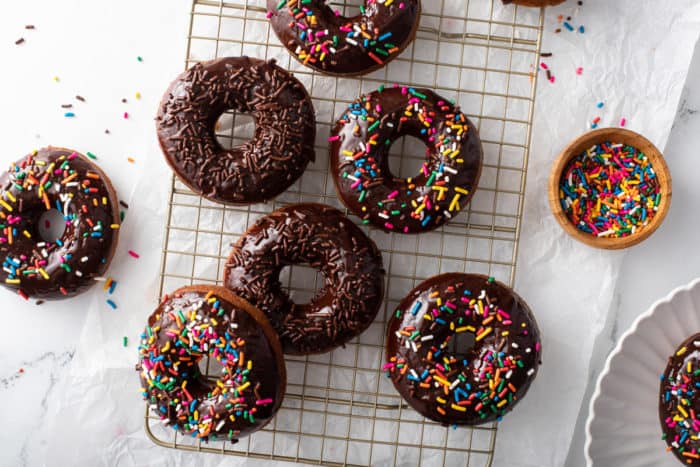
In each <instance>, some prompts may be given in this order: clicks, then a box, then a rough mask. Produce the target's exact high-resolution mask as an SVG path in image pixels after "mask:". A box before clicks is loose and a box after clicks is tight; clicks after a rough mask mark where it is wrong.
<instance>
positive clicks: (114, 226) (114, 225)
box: [109, 224, 119, 229]
mask: <svg viewBox="0 0 700 467" xmlns="http://www.w3.org/2000/svg"><path fill="white" fill-rule="evenodd" d="M109 227H110V228H112V229H118V228H119V224H110V226H109Z"/></svg>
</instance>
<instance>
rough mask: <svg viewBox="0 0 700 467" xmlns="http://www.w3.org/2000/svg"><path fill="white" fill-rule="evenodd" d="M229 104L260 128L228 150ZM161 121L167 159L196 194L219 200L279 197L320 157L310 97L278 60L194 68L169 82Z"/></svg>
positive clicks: (238, 59) (232, 201)
mask: <svg viewBox="0 0 700 467" xmlns="http://www.w3.org/2000/svg"><path fill="white" fill-rule="evenodd" d="M230 109H233V110H235V111H237V112H240V113H245V114H250V115H252V116H253V118H254V119H255V133H254V135H253V138H252V139H251V140H250V141H248V142H247V143H245V144H242V145H239V146H237V147H234V148H232V149H228V150H227V149H224V148H223V147H221V145H220V144H219V143H218V141H217V140H216V133H215V126H216V122H217V120H218V119H219V117H220V116H221V115H222V114H223V113H224V112H225V111H227V110H230ZM156 121H157V130H158V139H159V141H160V146H161V148H162V150H163V153H164V154H165V159H166V160H167V162H168V164H169V165H170V166H171V167H172V169H173V170H174V171H175V173H176V174H177V176H178V177H180V179H181V180H182V181H183V183H185V184H186V185H187V186H188V187H189V188H190V189H191V190H192V191H194V192H196V193H197V194H201V195H202V196H204V197H206V198H208V199H210V200H212V201H215V202H220V203H228V204H249V203H256V202H261V201H265V200H268V199H270V198H273V197H275V196H277V195H278V194H280V193H282V192H283V191H284V190H286V189H287V188H289V187H290V186H291V185H292V184H293V183H294V182H295V181H296V180H297V179H298V178H299V177H300V176H301V174H302V173H303V172H304V170H305V169H306V166H307V165H308V163H309V162H310V161H313V160H314V158H315V152H314V140H315V137H316V118H315V115H314V109H313V104H312V103H311V98H310V97H309V95H308V93H307V92H306V89H305V88H304V86H303V85H302V84H301V83H300V82H299V81H298V80H297V79H296V78H294V77H293V76H292V75H290V74H289V73H288V72H286V71H285V70H283V69H282V68H280V67H278V66H277V65H275V62H274V60H270V61H267V62H266V61H263V60H258V59H255V58H249V57H229V58H220V59H217V60H212V61H209V62H204V63H199V64H197V65H194V66H193V67H192V68H190V69H189V70H187V71H186V72H184V73H183V74H182V75H180V76H179V77H178V78H177V79H176V80H175V81H174V82H173V83H172V84H171V85H170V88H168V90H167V92H166V93H165V96H164V97H163V101H162V103H161V106H160V109H159V111H158V117H157V119H156Z"/></svg>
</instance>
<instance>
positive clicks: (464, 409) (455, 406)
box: [451, 399, 506, 412]
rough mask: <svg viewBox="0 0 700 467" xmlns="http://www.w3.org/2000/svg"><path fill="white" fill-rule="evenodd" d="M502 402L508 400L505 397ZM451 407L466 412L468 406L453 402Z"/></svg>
mask: <svg viewBox="0 0 700 467" xmlns="http://www.w3.org/2000/svg"><path fill="white" fill-rule="evenodd" d="M502 402H506V400H505V399H504V400H503V401H502ZM451 407H452V410H458V411H460V412H466V411H467V408H466V407H462V406H461V405H457V404H452V405H451Z"/></svg>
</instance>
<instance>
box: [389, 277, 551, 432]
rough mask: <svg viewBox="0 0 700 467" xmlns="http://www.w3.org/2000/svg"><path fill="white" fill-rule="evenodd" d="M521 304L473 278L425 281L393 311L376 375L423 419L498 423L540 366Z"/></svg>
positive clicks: (533, 331) (532, 326)
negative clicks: (385, 377)
mask: <svg viewBox="0 0 700 467" xmlns="http://www.w3.org/2000/svg"><path fill="white" fill-rule="evenodd" d="M540 342H541V340H540V331H539V329H538V327H537V322H536V321H535V318H534V316H533V314H532V312H531V311H530V309H529V308H528V306H527V304H526V303H525V302H524V301H523V300H522V299H521V298H520V297H519V296H518V295H517V294H515V293H514V292H513V291H512V290H510V289H509V288H508V287H506V286H505V285H503V284H501V283H499V282H495V281H494V280H493V279H492V278H488V277H486V276H482V275H479V274H461V273H449V274H442V275H439V276H435V277H432V278H430V279H428V280H427V281H425V282H423V283H421V284H420V285H418V287H416V288H415V289H413V290H412V291H411V292H410V293H409V294H408V295H407V296H406V298H404V299H403V300H402V301H401V303H400V304H399V306H398V308H397V309H396V312H395V314H394V316H393V317H392V318H391V320H390V321H389V326H388V329H387V364H386V365H385V366H384V369H385V370H386V371H387V375H388V376H389V377H390V378H391V381H392V382H393V383H394V386H395V387H396V389H397V390H398V391H399V393H401V396H402V397H403V398H404V399H405V400H406V401H407V402H408V403H409V404H410V405H411V407H413V408H414V409H415V410H417V411H418V412H420V413H421V414H422V415H424V416H425V417H428V418H430V419H432V420H435V421H437V422H439V423H442V424H445V425H450V424H457V425H463V424H467V425H476V424H482V423H487V422H491V421H494V420H500V419H501V417H502V416H503V415H504V414H505V413H507V412H509V411H510V410H512V408H513V406H514V405H515V404H516V403H517V402H518V401H519V400H520V399H522V398H523V397H524V396H525V393H526V392H527V390H528V389H529V387H530V384H531V383H532V381H533V380H534V379H535V376H536V375H537V368H538V366H539V364H540V357H541V351H542V350H541V346H540Z"/></svg>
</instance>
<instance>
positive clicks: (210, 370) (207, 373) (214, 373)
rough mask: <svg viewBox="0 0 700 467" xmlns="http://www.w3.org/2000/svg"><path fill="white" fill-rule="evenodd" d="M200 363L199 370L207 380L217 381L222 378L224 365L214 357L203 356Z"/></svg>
mask: <svg viewBox="0 0 700 467" xmlns="http://www.w3.org/2000/svg"><path fill="white" fill-rule="evenodd" d="M198 365H199V371H200V372H201V373H202V376H204V378H205V379H206V380H207V381H215V380H217V379H219V378H221V375H222V374H223V371H224V365H222V364H221V362H219V361H218V360H217V359H215V358H213V357H204V358H202V359H201V360H199V363H198Z"/></svg>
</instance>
